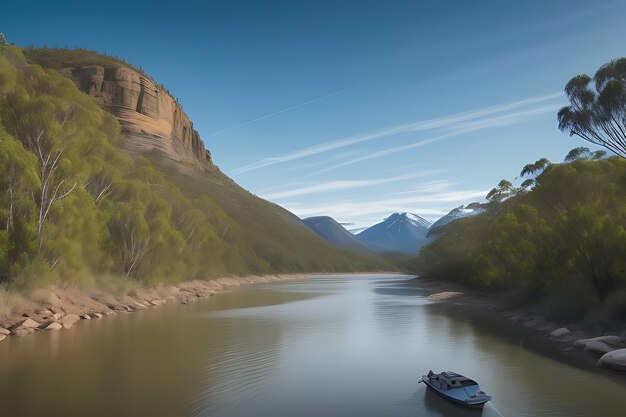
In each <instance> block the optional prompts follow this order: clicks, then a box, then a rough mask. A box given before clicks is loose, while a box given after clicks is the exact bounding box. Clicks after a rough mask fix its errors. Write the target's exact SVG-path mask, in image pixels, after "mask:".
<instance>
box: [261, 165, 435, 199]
mask: <svg viewBox="0 0 626 417" xmlns="http://www.w3.org/2000/svg"><path fill="white" fill-rule="evenodd" d="M440 172H442V170H441V169H433V170H427V171H421V172H416V173H413V174H407V175H398V176H395V177H387V178H375V179H369V180H338V181H329V182H325V183H321V184H315V185H310V186H307V187H299V188H294V189H291V190H286V191H279V192H276V193H272V194H267V195H265V196H264V197H265V198H266V199H268V200H275V199H280V198H285V197H295V196H299V195H305V194H313V193H319V192H325V191H337V190H347V189H353V188H362V187H369V186H372V185H380V184H388V183H392V182H398V181H406V180H410V179H415V178H419V177H425V176H428V175H433V174H436V173H440Z"/></svg>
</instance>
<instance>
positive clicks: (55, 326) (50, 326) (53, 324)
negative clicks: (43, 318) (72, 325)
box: [41, 321, 63, 330]
mask: <svg viewBox="0 0 626 417" xmlns="http://www.w3.org/2000/svg"><path fill="white" fill-rule="evenodd" d="M41 328H42V329H43V330H61V329H62V328H63V326H62V325H61V324H60V323H57V322H56V321H53V322H51V323H46V324H44V325H43V326H42V327H41Z"/></svg>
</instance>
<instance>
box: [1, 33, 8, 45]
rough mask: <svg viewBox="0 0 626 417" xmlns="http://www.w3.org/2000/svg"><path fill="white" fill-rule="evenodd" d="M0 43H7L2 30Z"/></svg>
mask: <svg viewBox="0 0 626 417" xmlns="http://www.w3.org/2000/svg"><path fill="white" fill-rule="evenodd" d="M0 45H7V38H6V36H5V35H4V33H3V32H0Z"/></svg>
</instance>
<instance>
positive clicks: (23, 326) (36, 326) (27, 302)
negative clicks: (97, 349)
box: [0, 274, 316, 341]
mask: <svg viewBox="0 0 626 417" xmlns="http://www.w3.org/2000/svg"><path fill="white" fill-rule="evenodd" d="M313 275H316V274H283V275H251V276H244V277H223V278H217V279H210V280H193V281H185V282H181V283H179V284H176V285H159V286H156V287H152V288H140V289H138V290H137V291H135V292H134V293H133V294H132V295H114V294H112V293H110V292H107V291H105V290H102V289H91V290H89V291H88V290H84V289H79V288H75V287H68V288H62V287H58V286H52V287H48V288H45V289H39V290H36V291H35V292H34V293H33V294H32V295H31V296H30V297H28V298H24V299H23V301H22V302H20V303H18V306H17V307H15V308H14V309H13V310H12V311H11V312H9V313H6V314H0V341H2V340H4V339H6V338H7V337H8V336H18V337H21V336H26V335H29V334H32V333H35V332H38V331H58V330H63V329H69V328H71V327H73V326H74V325H75V324H76V323H78V322H79V321H80V320H92V319H101V318H102V317H104V316H109V315H116V314H118V313H132V312H135V311H141V310H145V309H147V308H151V307H156V306H159V305H162V304H167V303H178V304H187V303H190V302H192V301H195V300H198V299H201V298H206V297H210V296H212V295H214V294H216V293H218V292H221V291H224V290H226V289H227V288H230V287H236V286H240V285H247V284H256V283H262V282H272V281H282V280H290V279H302V278H305V277H310V276H313Z"/></svg>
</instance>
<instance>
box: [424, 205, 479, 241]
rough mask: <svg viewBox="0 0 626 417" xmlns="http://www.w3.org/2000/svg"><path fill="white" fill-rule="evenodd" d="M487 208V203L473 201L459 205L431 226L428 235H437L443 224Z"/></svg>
mask: <svg viewBox="0 0 626 417" xmlns="http://www.w3.org/2000/svg"><path fill="white" fill-rule="evenodd" d="M485 210H486V207H485V204H481V203H471V204H468V205H467V206H459V207H457V208H455V209H452V210H451V211H450V213H448V214H446V215H445V216H443V217H442V218H440V219H439V220H437V221H436V222H435V223H433V224H432V226H430V230H429V231H428V236H429V237H432V236H435V235H437V233H439V232H440V231H441V228H442V227H443V226H446V225H448V224H450V223H452V222H453V221H455V220H457V219H462V218H464V217H471V216H475V215H477V214H480V213H482V212H484V211H485Z"/></svg>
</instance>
